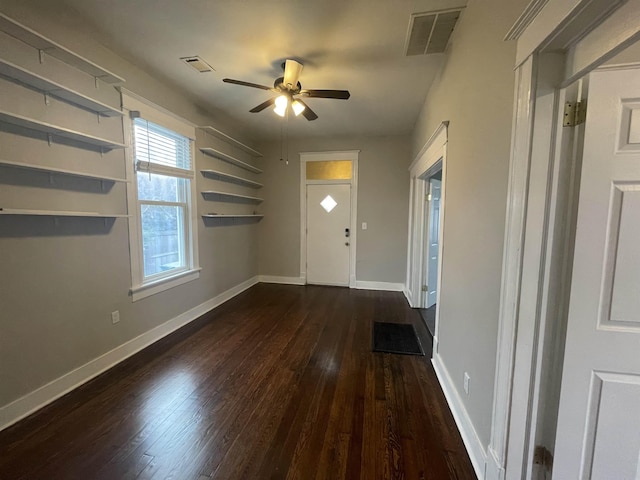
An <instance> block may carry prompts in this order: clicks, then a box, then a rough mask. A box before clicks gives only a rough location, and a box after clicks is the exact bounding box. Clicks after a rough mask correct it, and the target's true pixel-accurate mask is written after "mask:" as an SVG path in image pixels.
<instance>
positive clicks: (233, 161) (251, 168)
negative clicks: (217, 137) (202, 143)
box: [200, 147, 262, 173]
mask: <svg viewBox="0 0 640 480" xmlns="http://www.w3.org/2000/svg"><path fill="white" fill-rule="evenodd" d="M200 151H201V152H202V153H204V154H205V155H209V156H210V157H214V158H218V159H220V160H224V161H225V162H229V163H231V164H233V165H236V166H238V167H240V168H244V169H245V170H248V171H250V172H253V173H262V170H260V169H259V168H257V167H254V166H253V165H249V164H248V163H246V162H243V161H242V160H238V159H237V158H235V157H232V156H231V155H228V154H226V153H224V152H221V151H220V150H216V149H215V148H211V147H200Z"/></svg>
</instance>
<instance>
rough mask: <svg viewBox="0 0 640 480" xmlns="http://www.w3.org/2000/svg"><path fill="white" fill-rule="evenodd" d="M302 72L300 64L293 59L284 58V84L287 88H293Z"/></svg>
mask: <svg viewBox="0 0 640 480" xmlns="http://www.w3.org/2000/svg"><path fill="white" fill-rule="evenodd" d="M300 73H302V64H301V63H298V62H296V61H295V60H286V61H285V62H284V80H283V83H284V86H285V87H287V88H288V89H295V87H296V85H297V84H298V79H299V78H300Z"/></svg>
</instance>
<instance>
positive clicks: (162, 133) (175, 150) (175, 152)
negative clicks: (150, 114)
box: [133, 118, 193, 178]
mask: <svg viewBox="0 0 640 480" xmlns="http://www.w3.org/2000/svg"><path fill="white" fill-rule="evenodd" d="M133 125H134V136H133V137H134V153H135V159H136V169H137V170H138V171H144V172H156V173H163V172H164V173H167V174H170V175H174V176H180V177H189V178H191V177H193V170H192V165H191V140H190V139H189V138H187V137H184V136H182V135H180V134H177V133H175V132H173V131H171V130H169V129H167V128H164V127H162V126H160V125H157V124H155V123H152V122H149V121H148V120H145V119H143V118H136V119H134V122H133Z"/></svg>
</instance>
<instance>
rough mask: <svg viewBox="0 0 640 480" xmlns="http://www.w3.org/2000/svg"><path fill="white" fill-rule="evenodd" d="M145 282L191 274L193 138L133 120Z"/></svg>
mask: <svg viewBox="0 0 640 480" xmlns="http://www.w3.org/2000/svg"><path fill="white" fill-rule="evenodd" d="M133 146H134V158H135V167H136V185H137V201H138V215H139V217H138V219H139V225H140V243H141V245H139V248H140V249H141V253H142V255H141V263H142V265H141V267H142V269H141V270H142V272H143V275H142V279H141V283H142V284H145V283H149V282H156V281H158V280H160V279H163V278H165V277H172V276H175V275H176V274H180V273H182V272H184V271H189V270H190V269H191V268H192V267H193V265H192V258H193V257H192V254H191V253H192V244H191V239H192V238H193V237H194V235H193V234H192V233H191V229H192V227H193V225H192V221H191V198H192V192H191V188H192V182H193V178H194V170H193V160H192V158H193V153H192V145H191V140H190V139H189V138H187V137H185V136H183V135H180V134H178V133H176V132H173V131H172V130H169V129H167V128H165V127H163V126H161V125H157V124H154V123H152V122H149V121H147V120H145V119H144V118H135V119H134V120H133Z"/></svg>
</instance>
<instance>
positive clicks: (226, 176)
mask: <svg viewBox="0 0 640 480" xmlns="http://www.w3.org/2000/svg"><path fill="white" fill-rule="evenodd" d="M200 173H201V174H202V176H203V177H208V178H212V179H213V180H220V181H223V182H229V183H237V184H239V185H245V186H247V187H250V188H262V184H261V183H258V182H254V181H253V180H248V179H246V178H242V177H237V176H235V175H231V174H230V173H224V172H220V171H218V170H200Z"/></svg>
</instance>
